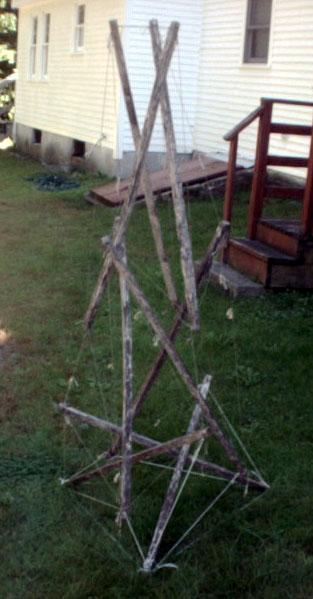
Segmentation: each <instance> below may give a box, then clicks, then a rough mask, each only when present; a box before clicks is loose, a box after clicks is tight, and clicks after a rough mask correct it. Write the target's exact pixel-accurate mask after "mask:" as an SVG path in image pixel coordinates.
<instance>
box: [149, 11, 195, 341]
mask: <svg viewBox="0 0 313 599" xmlns="http://www.w3.org/2000/svg"><path fill="white" fill-rule="evenodd" d="M150 33H151V39H152V47H153V55H154V62H155V67H156V70H158V67H159V65H160V60H161V57H162V44H161V38H160V31H159V25H158V22H157V21H155V20H152V21H150ZM161 113H162V119H163V128H164V136H165V142H166V151H167V161H168V169H169V175H170V181H171V188H172V198H173V206H174V211H175V219H176V229H177V237H178V239H179V243H180V260H181V268H182V273H183V277H184V284H185V297H186V303H187V310H188V315H189V318H190V322H191V326H192V328H193V329H198V328H199V311H198V299H197V290H196V282H195V271H194V264H193V257H192V247H191V240H190V235H189V229H188V221H187V215H186V207H185V201H184V194H183V186H182V183H181V181H180V176H179V172H178V165H177V147H176V139H175V131H174V124H173V117H172V111H171V103H170V96H169V92H168V86H167V83H166V80H164V84H163V90H162V93H161Z"/></svg>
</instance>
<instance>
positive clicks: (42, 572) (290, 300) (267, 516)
mask: <svg viewBox="0 0 313 599" xmlns="http://www.w3.org/2000/svg"><path fill="white" fill-rule="evenodd" d="M40 170H41V167H40V166H39V165H38V164H35V163H33V162H30V161H27V160H24V159H21V158H19V157H17V156H15V155H14V154H10V153H7V154H6V153H2V154H1V156H0V244H1V247H0V255H1V258H0V280H1V293H0V344H1V345H0V393H1V395H0V397H1V399H0V422H1V429H0V456H1V459H0V535H1V550H0V555H1V561H0V581H1V583H0V597H1V599H2V598H3V599H4V598H5V599H9V598H10V599H30V598H38V599H42V598H49V599H50V598H51V599H54V598H55V597H62V599H63V598H64V599H65V598H73V599H96V598H97V599H102V598H109V597H110V598H123V599H124V598H126V597H127V598H128V597H136V598H137V597H138V598H145V597H147V598H150V597H151V598H153V597H155V598H159V597H166V598H171V599H172V598H182V597H183V598H187V597H188V598H189V597H190V598H191V597H192V598H194V597H203V598H204V597H205V598H207V597H208V598H212V599H213V598H222V597H229V598H250V599H257V598H262V599H263V598H268V599H276V598H280V597H283V598H290V599H295V598H296V599H308V598H310V597H313V519H312V505H313V499H312V495H313V486H312V472H313V467H312V463H313V432H312V431H313V412H312V397H313V394H312V391H313V384H312V353H313V352H312V346H313V327H312V324H313V297H312V296H311V295H305V294H298V293H293V292H289V293H281V294H276V295H275V294H271V293H268V294H266V296H263V297H261V298H259V299H250V300H248V299H241V300H236V301H233V300H231V299H229V298H227V297H225V296H223V295H221V293H220V292H218V291H216V290H215V289H213V288H211V287H210V286H206V287H205V288H204V289H203V292H202V294H201V299H200V305H201V331H200V332H199V333H197V334H191V332H190V331H189V330H188V328H187V327H185V329H184V330H183V331H182V334H181V336H180V337H179V339H178V342H177V347H178V349H179V350H180V352H181V353H182V355H183V357H184V359H185V361H186V362H187V363H188V365H189V368H190V370H191V372H192V374H193V375H194V376H195V378H196V380H197V381H200V380H201V379H202V378H203V376H204V375H205V374H206V373H211V374H212V375H213V386H212V390H213V394H214V397H216V398H217V399H218V401H219V403H220V405H221V406H223V409H224V411H225V413H226V414H227V416H228V418H229V419H230V420H231V422H232V424H233V425H234V427H235V429H236V431H237V432H238V433H239V435H240V437H241V439H242V440H243V442H244V444H245V446H246V447H247V449H248V451H249V453H250V454H251V455H252V456H253V458H254V460H255V462H256V464H257V466H258V467H259V468H260V470H261V472H262V473H263V475H264V477H265V479H266V480H267V481H268V482H269V483H270V485H271V489H270V490H269V491H268V492H266V493H265V494H264V495H263V496H258V495H255V494H253V493H250V492H249V494H248V496H245V494H244V491H243V490H241V489H231V490H230V491H229V492H228V493H227V494H225V496H224V497H223V498H222V499H221V501H220V502H218V503H217V505H216V506H215V507H214V508H213V509H212V510H211V511H210V512H209V514H208V515H207V517H206V518H205V519H204V520H203V521H202V522H201V524H200V525H199V526H198V527H197V528H196V529H195V530H194V531H193V532H192V534H191V535H190V536H189V537H188V538H187V539H186V541H185V542H184V543H183V544H182V545H181V546H180V547H179V549H178V550H177V552H174V553H173V554H171V556H170V558H169V561H171V562H174V563H175V564H176V565H177V566H178V569H162V570H159V571H158V572H156V573H155V574H153V575H151V576H146V575H143V574H141V573H139V572H138V569H139V567H140V565H141V563H140V559H139V554H138V552H137V550H136V547H135V545H134V543H133V541H132V538H131V537H130V535H129V534H128V533H127V531H125V533H124V534H123V535H121V536H119V535H118V533H117V530H116V525H115V523H114V517H115V512H114V510H112V509H111V508H110V507H108V506H106V505H104V503H110V504H113V505H116V503H117V500H118V484H117V482H116V480H115V481H114V476H113V475H110V476H109V477H108V478H107V480H104V479H103V480H102V479H100V480H98V481H94V482H92V483H89V484H87V485H85V486H82V487H81V488H80V492H81V493H82V494H83V493H84V494H85V495H89V496H91V497H92V498H94V499H96V501H91V500H90V499H88V498H87V497H85V496H83V495H82V494H77V493H75V492H74V491H73V490H71V489H70V488H67V487H65V486H61V484H60V479H61V478H64V477H66V476H69V475H70V474H71V473H74V472H76V471H77V470H79V469H80V468H82V467H84V466H87V465H88V464H90V463H91V462H92V461H93V460H94V459H95V458H96V456H97V455H99V454H100V452H103V451H104V450H105V449H106V448H107V447H109V445H110V441H111V440H110V439H109V438H108V436H107V435H105V434H104V433H100V432H99V431H96V430H95V429H93V430H91V429H90V428H88V427H86V426H83V425H80V426H77V425H75V426H74V427H70V426H68V425H66V424H64V421H63V418H62V417H61V416H60V415H59V414H58V413H57V411H56V408H55V405H56V403H57V402H59V401H62V400H63V399H64V397H65V394H66V390H67V385H68V380H69V377H70V376H71V375H74V377H75V384H74V385H73V387H72V391H71V394H70V396H69V401H70V403H72V404H73V405H74V406H76V407H79V408H81V409H83V410H86V411H88V410H89V411H91V412H92V413H94V414H96V415H98V416H100V417H101V416H102V417H107V418H109V419H111V420H112V421H114V422H120V418H121V363H120V362H121V360H120V358H121V340H120V324H121V323H120V305H119V293H118V281H117V280H116V278H114V279H112V281H111V282H110V285H109V287H108V293H107V294H106V296H105V298H104V300H103V303H102V306H101V310H100V312H99V314H98V318H97V320H96V323H95V326H94V329H93V333H92V338H91V341H90V342H85V343H83V331H82V319H83V316H84V312H85V310H86V308H87V306H88V302H89V298H90V295H91V293H92V290H93V288H94V285H95V282H96V280H97V276H98V272H99V268H100V265H101V259H102V257H101V249H100V243H99V242H100V237H101V236H102V235H104V234H108V233H110V231H111V227H112V223H113V220H114V217H115V216H116V214H117V211H115V210H110V209H108V208H101V207H92V206H88V205H87V204H86V203H85V202H84V200H83V194H84V192H85V191H86V190H87V189H88V188H89V187H90V186H91V185H95V184H97V182H99V181H100V180H99V179H98V178H97V177H92V176H87V175H76V176H78V178H79V179H80V182H81V187H80V188H78V189H73V190H68V191H66V192H60V193H51V192H42V191H38V190H36V189H35V188H34V187H33V185H32V183H31V182H30V181H27V178H28V177H29V176H31V175H34V174H37V173H39V172H40ZM102 180H103V179H101V181H102ZM246 210H247V194H245V193H241V194H238V196H237V199H236V208H235V230H236V231H237V232H238V233H243V232H244V224H245V215H246ZM267 210H268V211H269V210H270V211H271V213H272V214H274V215H276V214H277V215H286V214H288V213H292V214H294V213H295V211H296V210H297V206H296V205H294V204H293V203H292V202H285V203H281V202H278V203H276V204H271V205H270V207H269V208H267ZM188 212H189V218H190V223H191V231H192V240H193V246H194V257H195V259H199V258H201V256H202V254H203V252H204V250H205V248H206V245H207V244H208V242H209V241H210V239H211V237H212V234H213V232H214V230H215V227H216V225H217V223H218V221H219V219H220V215H221V212H222V200H221V198H220V197H218V195H216V194H214V195H213V197H211V198H208V199H207V200H202V201H193V202H190V203H188ZM159 214H160V217H161V219H162V223H163V226H164V230H165V242H166V246H167V249H168V253H169V256H170V259H171V263H172V267H173V271H174V274H175V279H176V281H177V286H178V287H179V288H181V281H180V276H179V269H178V261H177V256H178V248H177V242H176V238H175V226H174V221H173V215H172V210H171V205H170V203H164V204H162V205H160V206H159ZM128 248H129V262H130V266H131V269H132V270H133V272H134V273H135V274H136V277H137V278H138V280H139V281H140V284H141V285H142V287H143V288H144V290H145V292H146V294H147V295H148V296H149V298H150V300H151V303H152V305H153V306H154V307H155V308H156V309H157V311H158V314H159V315H160V319H161V320H162V322H163V323H164V325H165V326H169V324H170V322H171V320H172V318H173V313H172V312H171V310H169V309H168V306H167V302H166V297H165V294H164V289H163V285H162V278H161V275H160V271H159V268H158V267H157V266H156V259H155V253H154V247H153V243H152V241H151V235H150V229H149V224H148V221H147V215H146V210H145V208H144V207H143V206H138V207H137V208H136V210H135V212H134V214H133V218H132V220H131V226H130V230H129V234H128ZM230 307H232V308H233V311H234V319H233V320H229V319H228V318H227V317H226V312H227V310H228V309H229V308H230ZM133 312H134V321H133V326H134V350H135V390H138V388H139V387H140V383H141V381H142V380H143V377H144V376H145V373H146V372H147V371H148V369H149V365H150V364H151V362H152V360H153V357H154V356H155V355H156V353H157V351H158V348H157V347H155V340H154V338H153V334H152V333H151V331H150V329H149V327H148V326H147V324H146V323H145V320H144V318H143V315H142V314H141V313H140V311H139V310H138V308H137V306H136V305H135V304H133ZM210 402H211V404H212V410H213V411H214V413H215V414H216V415H217V414H218V410H217V408H216V405H215V404H214V402H213V398H211V399H210ZM191 411H192V401H191V400H190V398H189V396H188V393H186V390H185V389H184V387H183V386H182V383H181V381H180V380H179V378H178V377H177V375H176V374H175V372H174V371H173V369H172V367H171V366H170V365H169V364H167V365H166V367H165V368H164V370H163V372H162V375H161V377H160V379H159V380H158V382H157V384H156V386H155V388H154V389H153V392H152V393H151V396H150V398H149V401H148V402H147V404H146V406H145V408H144V410H143V412H142V415H141V416H140V418H139V419H138V421H137V422H136V429H137V430H138V431H139V432H142V433H145V434H150V435H151V436H154V437H156V438H159V439H162V440H165V439H167V438H169V437H173V436H174V435H179V434H182V432H183V431H184V430H185V427H186V424H187V422H188V420H189V418H190V414H191ZM219 418H220V416H219ZM221 423H222V425H223V428H224V429H225V426H226V425H225V423H224V422H223V421H222V420H221ZM204 455H205V456H206V457H207V458H208V459H213V460H217V461H219V462H220V463H221V464H226V463H227V462H226V461H225V458H224V456H223V455H222V453H221V451H220V450H219V448H218V447H217V446H216V445H215V444H214V442H212V443H211V442H209V443H208V444H207V447H206V449H205V451H204ZM163 462H164V460H163ZM161 463H162V460H161ZM166 463H169V462H166ZM169 476H170V473H169V471H167V470H164V469H156V468H153V467H151V466H147V465H141V466H138V467H136V468H135V469H134V502H133V511H132V518H133V524H134V527H135V530H136V533H137V535H138V538H139V541H140V543H141V545H142V547H143V550H144V551H145V550H146V549H147V546H148V543H149V539H150V537H151V532H152V530H153V526H154V524H155V520H156V518H157V515H158V511H159V509H160V505H161V502H162V497H163V494H164V491H165V489H166V485H167V483H168V480H169ZM224 485H225V483H223V482H220V481H216V480H211V479H207V478H199V477H196V476H194V477H191V478H190V482H189V483H188V485H187V486H186V489H185V491H184V494H183V495H182V498H181V501H180V502H179V504H178V505H177V509H176V510H175V512H174V515H173V518H172V520H171V523H170V526H169V528H168V530H167V533H166V535H165V537H164V542H163V544H162V547H161V551H160V557H162V555H165V554H166V552H167V551H168V550H169V549H170V548H171V547H172V546H173V544H174V542H175V541H176V540H177V539H178V538H179V537H180V536H181V534H182V533H183V532H184V531H185V530H186V529H187V528H188V526H189V525H190V524H191V523H192V522H193V521H194V520H195V518H196V517H197V515H198V514H199V513H200V512H201V511H202V510H204V509H205V507H206V506H207V505H208V504H209V503H210V501H212V500H213V499H214V498H215V497H216V496H217V495H218V493H219V492H220V491H221V490H222V488H223V486H224ZM254 498H255V501H252V500H253V499H254Z"/></svg>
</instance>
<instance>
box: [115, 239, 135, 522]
mask: <svg viewBox="0 0 313 599" xmlns="http://www.w3.org/2000/svg"><path fill="white" fill-rule="evenodd" d="M120 248H121V260H122V262H123V264H124V265H125V266H127V257H126V251H125V246H124V244H123V243H122V244H121V245H120ZM119 279H120V295H121V308H122V336H123V425H122V468H121V507H120V513H119V518H118V522H119V524H120V525H121V524H122V522H123V521H124V520H126V519H127V518H128V515H129V510H130V502H131V466H132V461H131V456H132V403H133V341H132V319H131V304H130V294H129V289H128V284H127V281H126V279H125V277H124V276H123V274H120V275H119Z"/></svg>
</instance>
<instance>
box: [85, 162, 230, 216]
mask: <svg viewBox="0 0 313 599" xmlns="http://www.w3.org/2000/svg"><path fill="white" fill-rule="evenodd" d="M227 168H228V164H227V162H223V161H221V160H215V159H213V158H208V157H206V156H201V158H193V159H191V160H185V161H184V162H182V163H181V164H180V166H179V173H180V179H181V181H182V184H183V185H184V187H186V188H188V187H189V186H192V185H195V184H197V183H204V182H206V181H210V180H212V179H217V178H219V177H223V176H225V175H226V174H227ZM240 168H241V167H238V170H239V169H240ZM150 177H151V184H152V189H153V193H154V194H155V195H156V196H158V195H160V194H162V193H166V192H168V191H170V189H171V184H170V179H169V174H168V172H167V170H160V171H156V172H154V173H151V175H150ZM130 182H131V179H124V180H123V181H120V183H119V184H118V182H114V183H108V184H106V185H103V186H101V187H95V188H94V189H91V190H90V191H89V193H88V195H87V196H86V199H87V200H88V201H89V202H91V203H97V204H104V205H105V206H111V207H113V208H114V207H116V206H119V205H121V204H123V202H125V200H126V198H127V194H128V188H129V185H130ZM143 197H144V193H143V190H142V188H141V187H140V189H139V192H138V195H137V200H140V199H142V198H143Z"/></svg>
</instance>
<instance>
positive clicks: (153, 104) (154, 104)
mask: <svg viewBox="0 0 313 599" xmlns="http://www.w3.org/2000/svg"><path fill="white" fill-rule="evenodd" d="M178 29H179V23H177V22H175V21H174V22H173V23H171V25H170V27H169V29H168V33H167V36H166V42H165V45H164V50H163V52H162V56H161V59H160V61H159V67H158V69H157V72H156V78H155V82H154V85H153V89H152V93H151V98H150V101H149V106H148V111H147V116H146V118H145V122H144V126H143V130H142V135H141V140H140V144H139V147H138V151H137V152H136V165H135V170H134V175H133V178H132V183H131V185H130V190H129V195H128V198H127V201H126V202H125V204H123V207H122V212H121V220H120V226H119V229H118V231H117V233H116V235H115V237H114V244H117V243H120V242H121V240H122V239H123V237H124V234H125V231H126V228H127V225H128V222H129V218H130V216H131V213H132V211H133V208H134V204H135V200H136V196H137V192H138V188H139V184H140V180H141V175H142V170H143V168H144V165H145V158H146V153H147V150H148V147H149V143H150V140H151V136H152V132H153V127H154V123H155V119H156V115H157V110H158V106H159V102H160V96H161V91H162V88H163V85H164V81H165V79H166V76H167V72H168V69H169V65H170V61H171V58H172V55H173V52H174V49H175V45H176V41H177V35H178ZM111 268H112V260H111V256H110V255H107V256H106V257H105V260H104V265H103V268H102V270H101V272H100V275H99V278H98V282H97V285H96V288H95V291H94V293H93V296H92V298H91V302H90V305H89V308H88V310H87V312H86V316H85V328H86V330H89V329H90V328H91V326H92V323H93V321H94V319H95V316H96V313H97V310H98V307H99V305H100V302H101V298H102V296H103V293H104V291H105V288H106V284H107V279H108V276H109V273H110V271H111Z"/></svg>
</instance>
